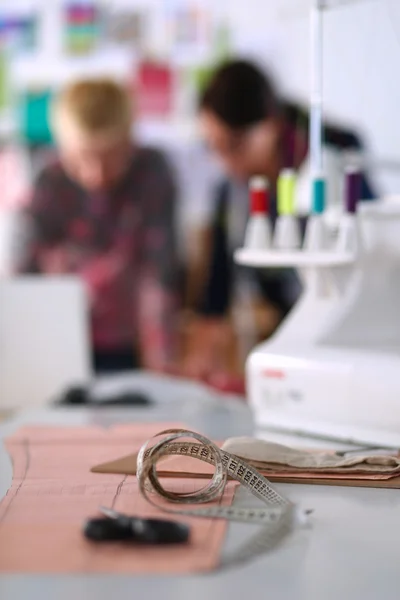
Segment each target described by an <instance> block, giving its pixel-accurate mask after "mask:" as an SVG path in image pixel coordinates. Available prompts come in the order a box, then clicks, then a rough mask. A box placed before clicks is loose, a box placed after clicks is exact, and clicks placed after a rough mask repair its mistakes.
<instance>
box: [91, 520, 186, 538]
mask: <svg viewBox="0 0 400 600" xmlns="http://www.w3.org/2000/svg"><path fill="white" fill-rule="evenodd" d="M83 532H84V535H85V537H86V538H87V539H89V540H91V541H95V542H107V541H109V542H110V541H122V540H123V541H131V542H136V543H139V544H154V545H156V544H183V543H185V542H187V541H188V540H189V535H190V529H189V527H188V526H187V525H184V524H183V523H178V522H176V521H166V520H162V519H139V518H136V517H127V516H125V515H121V517H117V518H107V517H102V518H94V519H88V520H87V521H86V523H85V525H84V529H83Z"/></svg>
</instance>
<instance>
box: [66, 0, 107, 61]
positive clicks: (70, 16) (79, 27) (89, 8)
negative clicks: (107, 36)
mask: <svg viewBox="0 0 400 600" xmlns="http://www.w3.org/2000/svg"><path fill="white" fill-rule="evenodd" d="M100 35H101V10H100V7H99V6H98V5H97V4H96V3H94V2H83V1H79V0H75V1H73V2H67V3H66V4H65V5H64V46H65V50H66V51H67V53H68V54H89V53H91V52H93V51H94V50H95V49H96V48H97V46H98V43H99V40H100Z"/></svg>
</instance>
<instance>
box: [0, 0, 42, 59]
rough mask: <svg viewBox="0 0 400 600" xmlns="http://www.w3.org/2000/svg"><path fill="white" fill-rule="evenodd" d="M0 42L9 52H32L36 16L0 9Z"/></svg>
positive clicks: (9, 9) (35, 37) (30, 13)
mask: <svg viewBox="0 0 400 600" xmlns="http://www.w3.org/2000/svg"><path fill="white" fill-rule="evenodd" d="M0 41H1V43H2V45H3V46H5V47H6V48H7V49H8V50H10V51H11V52H20V51H32V50H34V49H35V47H36V44H37V15H36V12H33V11H32V12H31V11H28V12H27V13H26V14H25V13H21V12H20V11H19V12H17V13H16V14H13V12H12V10H11V8H9V7H7V10H6V11H5V10H4V9H3V10H2V9H0Z"/></svg>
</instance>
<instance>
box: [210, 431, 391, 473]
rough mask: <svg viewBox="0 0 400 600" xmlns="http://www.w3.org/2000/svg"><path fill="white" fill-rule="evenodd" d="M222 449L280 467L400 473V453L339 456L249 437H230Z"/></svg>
mask: <svg viewBox="0 0 400 600" xmlns="http://www.w3.org/2000/svg"><path fill="white" fill-rule="evenodd" d="M222 449H223V450H226V451H227V452H230V453H232V454H236V456H239V457H240V458H243V459H245V460H248V461H250V462H251V464H252V465H253V466H255V467H256V468H258V469H260V470H262V471H265V470H268V469H271V470H274V471H276V470H277V467H278V466H279V470H280V471H293V469H299V470H302V471H316V472H318V471H325V472H326V471H329V472H332V473H351V472H353V471H356V472H361V471H363V472H369V473H393V474H395V473H397V472H399V473H400V457H398V456H383V455H378V454H377V455H376V456H370V455H365V456H364V455H362V454H359V455H356V456H351V457H349V456H348V457H343V456H337V455H336V454H334V453H333V452H310V451H308V450H300V449H294V448H289V447H287V446H283V445H281V444H276V443H274V442H267V441H264V440H257V439H254V438H249V437H237V438H229V439H228V440H226V442H224V444H223V445H222Z"/></svg>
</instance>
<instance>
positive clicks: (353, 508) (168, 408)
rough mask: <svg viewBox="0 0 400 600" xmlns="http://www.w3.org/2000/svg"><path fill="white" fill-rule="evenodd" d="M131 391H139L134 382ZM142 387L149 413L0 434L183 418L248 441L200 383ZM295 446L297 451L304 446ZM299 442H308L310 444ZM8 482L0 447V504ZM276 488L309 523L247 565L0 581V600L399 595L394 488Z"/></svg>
mask: <svg viewBox="0 0 400 600" xmlns="http://www.w3.org/2000/svg"><path fill="white" fill-rule="evenodd" d="M133 385H134V386H135V387H138V385H137V380H136V383H134V384H133ZM146 386H147V387H148V389H149V391H150V390H152V393H153V397H154V398H155V399H156V400H157V401H156V403H155V405H154V406H152V407H151V408H132V409H117V408H113V409H108V408H107V409H105V408H103V409H90V410H89V409H85V408H74V409H60V408H57V409H54V408H45V409H38V410H35V411H30V412H27V413H24V414H21V415H19V416H18V418H15V419H14V420H13V421H10V422H9V423H6V424H4V425H3V426H2V427H1V428H0V434H1V437H4V436H6V435H8V434H9V433H10V432H11V431H12V430H15V429H16V428H17V427H19V426H20V425H26V424H33V423H35V424H63V425H65V426H74V425H84V424H90V423H96V424H103V425H104V426H108V425H110V424H113V423H117V422H121V421H122V422H127V421H138V420H144V421H163V420H168V421H171V420H180V421H183V422H185V423H186V424H187V425H189V426H192V427H196V428H197V429H198V430H201V431H202V432H204V433H205V434H206V435H208V436H210V437H215V438H219V439H221V438H224V437H228V436H232V435H248V434H250V433H251V432H252V430H253V427H252V419H251V414H250V412H249V411H248V409H247V407H246V406H245V405H244V404H243V403H241V402H240V401H237V400H235V399H225V400H224V401H221V400H220V399H219V398H218V397H217V396H216V395H213V394H209V393H207V392H206V391H205V390H204V389H200V388H197V386H194V385H187V384H181V385H180V384H179V383H177V382H173V381H172V382H171V381H167V382H164V381H163V380H159V379H154V381H153V380H151V381H148V382H146ZM265 436H266V437H270V438H273V439H275V440H277V441H279V440H282V441H284V442H291V443H293V444H296V443H298V442H299V440H296V439H295V438H290V437H281V436H279V435H276V434H275V435H272V434H271V435H268V434H265ZM301 442H302V443H303V444H304V440H301ZM306 443H307V445H310V443H311V442H307V441H306ZM11 478H12V468H11V464H10V460H9V457H8V455H7V454H6V452H5V450H4V447H3V446H2V445H1V446H0V497H3V495H4V494H5V492H6V490H7V489H8V487H9V485H10V483H11ZM276 487H277V488H278V489H279V490H280V491H281V492H282V493H283V494H284V495H285V496H287V497H288V498H290V499H291V500H292V501H294V502H297V503H299V504H300V505H301V506H303V507H306V508H312V509H314V514H313V518H312V523H311V526H310V527H309V528H306V529H299V530H297V531H295V532H294V533H293V534H292V535H291V536H290V537H288V538H286V540H285V541H284V542H283V543H282V544H281V546H279V547H278V548H275V549H274V550H273V551H272V552H271V553H270V554H267V555H264V556H262V557H259V558H257V559H256V560H254V561H252V562H251V563H250V564H246V565H243V566H240V567H235V568H234V569H233V568H232V569H230V570H226V571H222V572H216V573H212V574H209V575H202V576H187V577H172V576H170V577H165V576H162V577H161V576H160V577H158V576H157V577H155V576H152V577H148V576H143V577H137V576H135V577H133V576H132V577H130V576H109V575H102V576H99V575H96V576H94V575H91V576H90V575H87V576H86V575H79V576H75V575H74V576H59V577H58V576H45V575H43V576H22V575H3V576H2V577H1V578H0V598H1V599H2V600H9V599H10V600H20V599H22V598H23V599H26V598H30V599H36V598H38V599H41V600H42V599H45V598H49V599H52V600H64V599H65V600H71V599H74V600H76V599H80V598H82V599H84V598H86V599H87V600H103V599H104V600H110V598H111V597H112V598H132V597H134V598H145V599H147V598H149V599H150V598H154V599H157V600H159V599H161V598H162V599H165V600H187V599H188V598H190V600H204V598H210V599H211V600H213V599H217V598H218V599H224V598H226V599H227V600H243V598H245V597H246V596H247V597H248V596H249V595H254V596H256V595H257V596H258V597H262V599H263V600H264V599H265V600H269V599H271V600H339V599H341V600H398V598H400V582H399V577H398V573H399V567H398V563H399V557H400V492H399V491H398V490H382V489H362V488H347V487H325V486H308V485H297V484H296V485H289V484H280V485H276ZM236 501H237V502H238V503H241V502H243V503H244V504H248V503H249V502H251V499H249V497H248V496H247V495H246V494H243V493H242V494H240V495H239V496H238V498H237V499H236ZM249 527H250V529H249ZM249 527H247V526H243V525H232V526H231V527H230V531H229V534H228V538H227V541H226V545H225V551H227V550H228V551H229V549H231V548H232V547H233V546H234V545H236V543H238V542H239V541H240V540H243V539H245V538H246V537H248V536H249V534H251V532H253V531H254V530H253V529H251V526H249ZM0 534H1V524H0Z"/></svg>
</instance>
